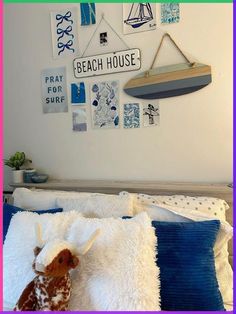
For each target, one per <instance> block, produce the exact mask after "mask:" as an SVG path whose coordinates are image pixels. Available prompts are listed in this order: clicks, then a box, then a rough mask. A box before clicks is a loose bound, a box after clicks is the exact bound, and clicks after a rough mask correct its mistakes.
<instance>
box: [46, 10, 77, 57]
mask: <svg viewBox="0 0 236 314" xmlns="http://www.w3.org/2000/svg"><path fill="white" fill-rule="evenodd" d="M77 14H78V12H77V8H71V9H67V10H63V11H57V12H52V13H51V30H52V48H53V57H54V58H59V57H64V56H70V55H73V54H75V53H78V33H77V29H78V27H77V25H78V24H77Z"/></svg>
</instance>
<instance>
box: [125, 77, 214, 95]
mask: <svg viewBox="0 0 236 314" xmlns="http://www.w3.org/2000/svg"><path fill="white" fill-rule="evenodd" d="M210 83H211V75H204V76H198V77H191V78H188V79H182V80H175V81H169V82H165V83H158V84H152V85H145V86H140V87H132V88H124V91H125V92H126V93H127V94H128V95H130V96H134V97H135V96H136V95H147V94H153V93H159V92H168V91H170V93H171V90H177V89H184V88H191V87H197V86H202V85H208V84H210Z"/></svg>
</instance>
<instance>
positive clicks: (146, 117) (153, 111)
mask: <svg viewBox="0 0 236 314" xmlns="http://www.w3.org/2000/svg"><path fill="white" fill-rule="evenodd" d="M159 124H160V110H159V105H158V104H156V103H151V102H150V103H147V104H143V126H144V127H146V126H155V125H159Z"/></svg>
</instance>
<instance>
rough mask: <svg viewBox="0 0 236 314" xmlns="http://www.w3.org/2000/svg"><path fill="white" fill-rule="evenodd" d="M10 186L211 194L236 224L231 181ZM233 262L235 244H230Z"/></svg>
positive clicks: (65, 182) (59, 182)
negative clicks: (223, 203)
mask: <svg viewBox="0 0 236 314" xmlns="http://www.w3.org/2000/svg"><path fill="white" fill-rule="evenodd" d="M10 186H11V187H14V188H16V187H26V188H38V189H47V190H63V191H78V192H94V193H107V194H117V193H119V192H121V191H128V192H130V193H145V194H150V195H173V194H181V195H186V196H208V197H216V198H221V199H223V200H225V201H226V202H227V203H228V204H229V206H230V209H228V210H227V212H226V216H227V217H226V218H227V221H228V222H229V223H230V224H231V225H233V189H232V187H231V186H230V185H229V184H228V183H219V184H216V183H214V184H211V183H188V182H159V181H107V180H106V181H105V180H51V181H48V182H47V183H41V184H34V183H22V184H10ZM229 252H230V262H231V265H232V255H233V245H232V241H230V244H229Z"/></svg>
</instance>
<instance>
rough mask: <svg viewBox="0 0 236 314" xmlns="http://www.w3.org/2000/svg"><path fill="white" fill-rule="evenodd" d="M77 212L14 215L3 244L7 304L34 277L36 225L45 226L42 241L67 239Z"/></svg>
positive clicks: (10, 302)
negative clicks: (69, 228) (68, 230)
mask: <svg viewBox="0 0 236 314" xmlns="http://www.w3.org/2000/svg"><path fill="white" fill-rule="evenodd" d="M79 216H80V215H79V214H78V213H77V212H69V213H56V214H43V215H38V214H36V213H31V212H20V213H17V214H15V215H14V216H13V218H12V219H11V223H10V226H9V229H8V233H7V236H6V239H5V242H4V247H3V278H4V282H3V295H4V307H7V308H9V307H10V306H9V305H11V308H12V309H13V307H14V306H15V304H16V302H17V301H18V299H19V297H20V295H21V293H22V291H23V289H24V288H25V287H26V285H27V284H28V283H29V282H30V281H31V280H32V279H33V278H34V277H35V273H34V272H33V270H32V263H33V259H34V254H33V249H34V248H35V246H36V245H37V241H36V236H35V224H36V222H39V223H40V224H41V226H42V238H43V240H46V241H47V240H52V239H54V238H62V239H63V238H65V236H66V234H67V229H68V226H69V225H70V224H71V223H72V222H73V221H75V220H76V218H77V217H79Z"/></svg>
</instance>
